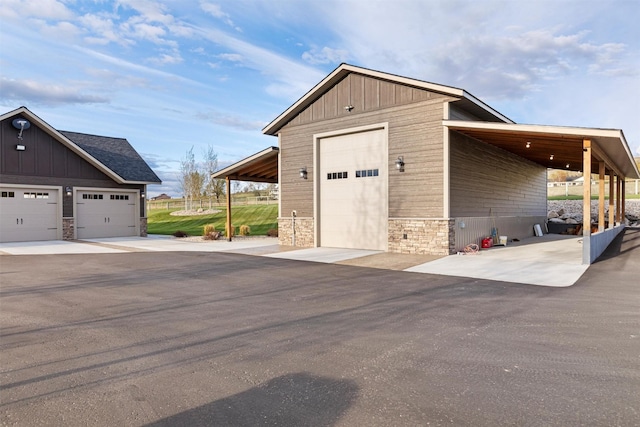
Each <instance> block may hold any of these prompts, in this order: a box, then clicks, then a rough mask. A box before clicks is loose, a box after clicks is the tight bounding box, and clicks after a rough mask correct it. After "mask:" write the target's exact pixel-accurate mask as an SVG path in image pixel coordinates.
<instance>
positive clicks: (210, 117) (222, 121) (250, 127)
mask: <svg viewBox="0 0 640 427" xmlns="http://www.w3.org/2000/svg"><path fill="white" fill-rule="evenodd" d="M196 117H198V118H199V119H203V120H207V121H209V122H211V123H214V124H217V125H221V126H226V127H230V128H234V129H239V130H244V131H260V130H261V129H262V128H263V127H264V126H265V125H266V124H267V123H265V122H261V121H257V120H247V119H245V118H243V117H240V116H235V115H230V114H225V113H221V112H220V111H216V110H210V111H209V112H202V113H198V114H196Z"/></svg>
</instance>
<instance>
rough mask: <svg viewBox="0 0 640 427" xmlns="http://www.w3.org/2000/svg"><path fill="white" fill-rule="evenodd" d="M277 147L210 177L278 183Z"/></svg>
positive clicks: (263, 151)
mask: <svg viewBox="0 0 640 427" xmlns="http://www.w3.org/2000/svg"><path fill="white" fill-rule="evenodd" d="M278 152H279V150H278V147H269V148H267V149H266V150H262V151H260V152H259V153H256V154H254V155H253V156H250V157H247V158H246V159H244V160H241V161H239V162H238V163H235V164H233V165H231V166H229V167H226V168H224V169H222V170H219V171H218V172H216V173H214V174H212V175H211V177H212V178H213V179H225V178H229V179H232V180H236V181H249V182H266V183H277V182H278Z"/></svg>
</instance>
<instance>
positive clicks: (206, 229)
mask: <svg viewBox="0 0 640 427" xmlns="http://www.w3.org/2000/svg"><path fill="white" fill-rule="evenodd" d="M214 231H216V228H215V227H214V226H213V224H206V225H205V226H204V227H203V230H202V235H203V236H205V237H207V236H208V235H210V234H211V233H213V232H214Z"/></svg>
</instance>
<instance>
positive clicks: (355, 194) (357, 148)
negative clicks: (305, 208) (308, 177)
mask: <svg viewBox="0 0 640 427" xmlns="http://www.w3.org/2000/svg"><path fill="white" fill-rule="evenodd" d="M319 150H320V157H319V158H320V176H319V178H320V197H319V202H320V209H319V213H320V218H319V219H320V221H319V222H320V246H325V247H337V248H353V249H371V250H383V251H384V250H386V249H387V242H388V238H387V233H388V232H387V230H388V178H387V170H388V166H387V163H388V151H387V142H386V132H385V131H384V130H382V129H379V130H372V131H367V132H360V133H353V134H348V135H339V136H333V137H328V138H322V139H321V140H320V141H319Z"/></svg>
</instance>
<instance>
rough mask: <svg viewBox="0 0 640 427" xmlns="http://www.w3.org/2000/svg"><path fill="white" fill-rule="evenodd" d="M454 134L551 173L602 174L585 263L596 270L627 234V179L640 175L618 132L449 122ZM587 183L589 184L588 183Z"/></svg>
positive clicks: (587, 212)
mask: <svg viewBox="0 0 640 427" xmlns="http://www.w3.org/2000/svg"><path fill="white" fill-rule="evenodd" d="M443 125H444V126H445V127H447V128H448V129H449V130H451V131H456V132H460V133H462V134H465V135H467V136H469V137H471V138H474V139H477V140H479V141H482V142H484V143H487V144H491V145H493V146H496V147H498V148H501V149H503V150H506V151H509V152H511V153H513V154H516V155H517V156H520V157H523V158H526V159H528V160H530V161H532V162H535V163H537V164H539V165H542V166H545V167H547V168H551V169H566V170H570V171H579V172H582V173H583V175H584V176H585V177H586V176H591V175H592V174H594V173H595V174H597V175H598V177H599V188H598V217H597V224H598V228H597V231H596V232H595V233H592V230H591V227H589V226H585V227H584V228H583V230H584V234H583V237H584V238H583V248H582V263H583V264H591V263H592V262H593V261H595V260H596V258H598V257H599V256H600V254H602V252H603V251H604V250H605V249H606V248H607V246H608V245H609V243H611V241H612V240H613V239H614V238H615V237H616V236H617V235H618V233H620V231H622V230H623V229H624V218H625V212H624V209H625V181H624V180H625V178H632V179H639V178H640V172H639V171H638V167H637V166H636V163H635V161H634V158H633V154H632V153H631V150H630V149H629V145H628V144H627V141H626V139H625V137H624V134H623V132H622V131H621V130H619V129H594V128H577V127H561V126H541V125H522V124H511V123H490V122H477V121H462V120H444V121H443ZM607 176H608V178H609V194H610V197H609V215H608V218H605V177H607ZM585 182H588V180H586V179H585ZM583 224H585V225H586V224H591V186H590V185H585V186H584V194H583Z"/></svg>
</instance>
